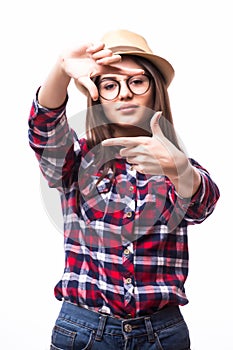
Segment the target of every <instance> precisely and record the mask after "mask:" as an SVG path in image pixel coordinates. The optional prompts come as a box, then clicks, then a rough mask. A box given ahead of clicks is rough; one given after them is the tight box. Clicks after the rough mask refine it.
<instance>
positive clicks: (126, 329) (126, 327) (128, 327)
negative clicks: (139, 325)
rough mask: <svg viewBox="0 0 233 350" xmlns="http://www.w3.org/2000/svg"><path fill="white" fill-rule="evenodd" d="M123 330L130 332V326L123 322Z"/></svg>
mask: <svg viewBox="0 0 233 350" xmlns="http://www.w3.org/2000/svg"><path fill="white" fill-rule="evenodd" d="M124 331H125V332H127V333H130V332H132V326H131V325H130V324H128V323H127V324H125V325H124Z"/></svg>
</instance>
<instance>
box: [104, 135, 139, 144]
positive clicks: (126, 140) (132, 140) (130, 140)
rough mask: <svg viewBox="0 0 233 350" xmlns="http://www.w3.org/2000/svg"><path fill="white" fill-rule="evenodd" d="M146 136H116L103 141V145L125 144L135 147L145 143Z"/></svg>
mask: <svg viewBox="0 0 233 350" xmlns="http://www.w3.org/2000/svg"><path fill="white" fill-rule="evenodd" d="M144 139H145V137H141V136H138V137H114V138H110V139H106V140H104V141H102V145H103V146H125V147H134V146H137V145H141V144H143V143H145V140H144Z"/></svg>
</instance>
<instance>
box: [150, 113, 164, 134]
mask: <svg viewBox="0 0 233 350" xmlns="http://www.w3.org/2000/svg"><path fill="white" fill-rule="evenodd" d="M161 116H162V112H160V111H159V112H156V113H155V114H154V115H153V117H152V118H151V121H150V127H151V131H152V135H160V136H161V135H163V133H162V130H161V128H160V125H159V120H160V118H161Z"/></svg>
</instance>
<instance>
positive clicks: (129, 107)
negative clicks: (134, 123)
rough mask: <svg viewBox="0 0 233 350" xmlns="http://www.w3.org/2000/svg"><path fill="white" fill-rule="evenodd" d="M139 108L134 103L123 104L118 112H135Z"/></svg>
mask: <svg viewBox="0 0 233 350" xmlns="http://www.w3.org/2000/svg"><path fill="white" fill-rule="evenodd" d="M137 108H138V106H137V105H135V104H132V103H124V104H121V105H120V106H119V107H118V108H117V111H123V112H127V111H133V110H135V109H137Z"/></svg>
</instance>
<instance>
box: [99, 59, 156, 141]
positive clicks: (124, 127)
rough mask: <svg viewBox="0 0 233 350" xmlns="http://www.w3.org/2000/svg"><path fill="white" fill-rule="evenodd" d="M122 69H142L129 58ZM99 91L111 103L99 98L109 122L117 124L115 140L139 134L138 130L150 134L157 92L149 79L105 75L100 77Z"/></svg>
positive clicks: (123, 60) (122, 63)
mask: <svg viewBox="0 0 233 350" xmlns="http://www.w3.org/2000/svg"><path fill="white" fill-rule="evenodd" d="M119 65H121V66H122V67H124V68H142V67H141V66H140V65H139V64H138V63H136V62H135V61H134V60H133V59H132V58H129V57H122V61H121V63H120V64H119ZM98 87H99V92H100V95H102V96H104V97H105V98H106V97H107V98H110V99H111V100H106V99H105V98H103V97H101V96H100V97H99V98H100V102H101V104H102V107H103V110H104V113H105V115H106V117H107V119H108V120H109V122H110V123H114V124H115V136H124V135H127V134H129V135H132V134H134V133H135V134H137V133H138V128H141V129H143V130H145V131H146V130H147V131H146V133H148V130H149V121H150V119H151V117H152V114H153V107H154V93H155V92H154V88H153V84H152V83H151V82H149V83H148V78H147V77H144V76H143V75H140V76H139V75H138V76H134V77H132V78H131V76H128V75H122V74H104V75H101V77H100V80H99V83H98ZM118 92H119V93H118ZM134 92H135V93H134ZM117 93H118V95H117ZM116 95H117V96H116ZM112 98H113V99H112ZM135 127H137V128H135ZM136 130H137V131H136ZM142 133H143V131H142Z"/></svg>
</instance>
